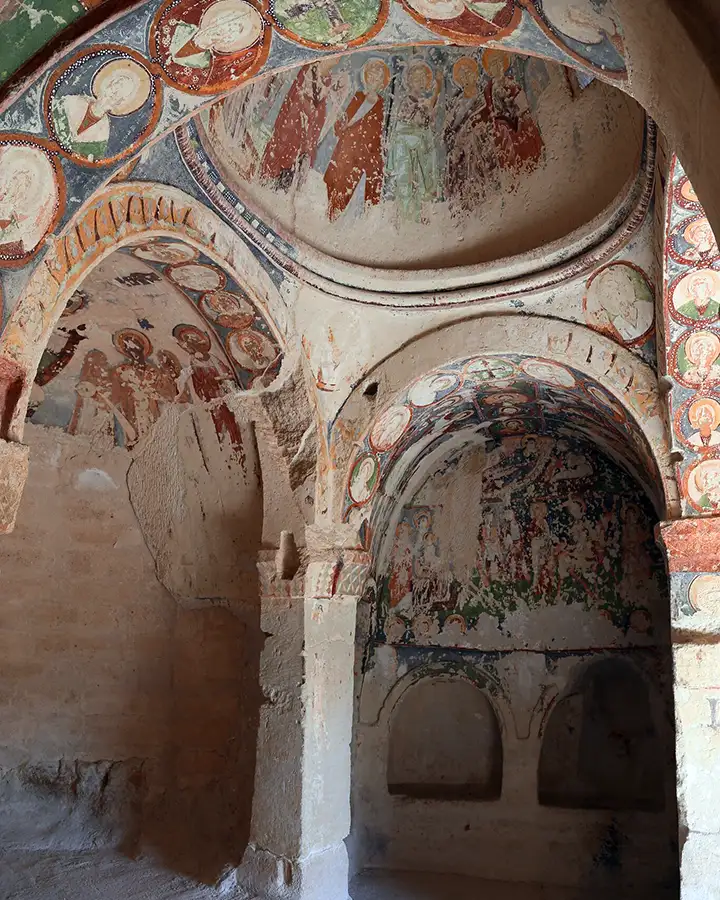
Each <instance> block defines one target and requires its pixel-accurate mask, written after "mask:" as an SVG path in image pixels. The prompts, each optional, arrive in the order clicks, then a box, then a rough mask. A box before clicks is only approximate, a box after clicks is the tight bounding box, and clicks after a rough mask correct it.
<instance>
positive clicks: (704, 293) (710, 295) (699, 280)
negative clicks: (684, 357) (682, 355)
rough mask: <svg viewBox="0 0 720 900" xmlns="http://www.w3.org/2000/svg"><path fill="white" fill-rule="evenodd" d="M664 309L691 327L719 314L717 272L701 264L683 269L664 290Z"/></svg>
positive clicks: (711, 321) (719, 275) (719, 274)
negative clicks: (665, 302)
mask: <svg viewBox="0 0 720 900" xmlns="http://www.w3.org/2000/svg"><path fill="white" fill-rule="evenodd" d="M667 305H668V312H669V313H670V315H671V316H672V318H673V319H675V321H676V322H682V323H683V324H684V325H690V326H694V327H698V326H705V325H713V324H715V323H716V322H717V320H718V318H720V272H718V271H717V270H716V269H709V268H702V269H693V270H691V271H689V272H685V273H684V274H683V275H680V276H679V277H678V278H676V279H675V281H673V283H672V284H671V285H670V290H669V291H668V304H667Z"/></svg>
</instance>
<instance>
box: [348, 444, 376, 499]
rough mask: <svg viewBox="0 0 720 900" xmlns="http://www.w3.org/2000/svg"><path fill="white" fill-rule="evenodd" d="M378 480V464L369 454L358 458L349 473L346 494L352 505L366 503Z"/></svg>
mask: <svg viewBox="0 0 720 900" xmlns="http://www.w3.org/2000/svg"><path fill="white" fill-rule="evenodd" d="M379 478H380V464H379V463H378V461H377V459H376V458H375V457H374V456H373V455H372V454H371V453H366V454H364V455H363V456H360V457H358V458H357V459H356V460H355V462H354V464H353V467H352V469H351V471H350V478H349V480H348V493H349V494H350V497H351V499H352V501H353V503H367V502H368V500H369V499H370V498H371V497H372V495H373V494H374V493H375V491H376V489H377V486H378V481H379Z"/></svg>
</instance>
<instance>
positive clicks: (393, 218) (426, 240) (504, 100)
mask: <svg viewBox="0 0 720 900" xmlns="http://www.w3.org/2000/svg"><path fill="white" fill-rule="evenodd" d="M191 131H192V135H193V137H194V138H196V140H191V141H190V142H189V143H188V145H187V146H188V147H191V148H194V152H195V153H198V152H199V153H201V154H202V155H203V157H204V158H205V159H206V160H207V161H208V162H209V164H210V165H211V166H212V167H214V169H215V170H216V173H217V176H218V178H219V180H220V181H221V184H222V186H223V187H228V188H230V190H231V191H232V192H233V193H234V194H235V195H236V197H237V198H238V200H239V202H240V205H247V207H248V209H249V210H251V211H252V213H253V214H254V215H257V216H258V217H259V218H260V219H262V220H264V221H265V222H266V223H267V224H268V226H269V227H270V228H271V229H273V230H275V231H276V232H277V234H278V235H279V236H280V237H282V238H284V239H285V241H286V242H287V243H288V244H289V245H290V246H291V247H292V248H294V249H295V250H296V252H297V254H298V255H299V256H300V257H302V256H303V255H304V256H305V258H306V259H307V258H309V259H312V257H313V256H322V255H324V256H325V257H328V256H329V257H332V258H334V259H336V260H341V261H343V262H345V263H355V264H359V265H364V266H371V267H375V268H386V269H401V270H402V269H406V270H418V269H432V268H444V267H453V266H468V265H478V264H482V263H489V262H492V261H494V260H498V259H503V258H506V257H513V256H518V255H521V254H528V253H531V252H532V251H534V250H537V249H539V248H541V247H547V245H548V244H551V243H554V242H563V240H564V239H567V238H568V236H569V235H570V234H573V233H575V236H574V238H573V241H576V240H577V231H578V229H582V228H583V226H586V225H587V224H588V223H590V222H592V221H593V220H596V219H597V217H598V216H600V215H601V214H602V213H603V212H604V211H605V212H606V213H607V211H608V210H609V209H612V208H614V207H615V206H618V205H619V204H620V202H621V200H622V198H623V197H624V196H625V195H626V188H627V186H628V185H629V184H630V183H632V181H633V179H634V178H635V176H636V175H637V172H638V169H639V165H640V159H641V153H642V146H643V132H644V120H643V115H642V112H641V110H640V108H639V107H638V106H637V105H636V104H635V103H634V102H633V101H631V100H630V99H629V98H628V97H627V95H625V94H623V93H621V92H620V91H618V90H617V89H616V88H614V87H612V86H611V85H608V84H606V83H603V82H600V81H597V80H593V79H592V78H589V79H588V77H587V76H585V77H578V75H577V74H576V73H570V72H569V70H567V69H566V68H565V67H564V66H561V65H558V64H554V63H550V62H546V61H544V60H541V59H537V58H534V57H525V56H519V55H511V54H508V53H504V52H501V51H498V50H487V49H486V50H482V51H481V50H480V49H478V50H475V49H468V48H465V49H458V48H441V47H419V48H418V47H416V48H412V49H410V48H407V49H398V50H395V51H392V52H382V53H381V52H373V53H367V52H363V53H355V54H353V55H351V56H347V57H345V58H342V59H327V60H322V61H321V62H319V63H315V64H313V65H308V66H304V67H302V68H299V69H297V68H296V69H292V70H289V71H286V72H281V73H279V74H276V75H273V76H271V77H270V78H268V79H261V80H259V81H257V82H255V83H253V84H252V85H250V86H249V87H248V88H246V89H244V90H239V91H236V92H235V93H233V94H232V95H230V96H228V97H226V98H224V99H223V100H221V101H219V102H218V103H216V104H215V105H214V106H212V107H210V108H209V109H207V110H205V111H204V112H203V113H201V114H200V115H198V116H197V117H196V119H195V121H194V122H193V123H192V125H191ZM187 153H188V150H187V149H186V155H187ZM587 230H589V231H592V229H587ZM310 265H311V267H312V264H311V263H310Z"/></svg>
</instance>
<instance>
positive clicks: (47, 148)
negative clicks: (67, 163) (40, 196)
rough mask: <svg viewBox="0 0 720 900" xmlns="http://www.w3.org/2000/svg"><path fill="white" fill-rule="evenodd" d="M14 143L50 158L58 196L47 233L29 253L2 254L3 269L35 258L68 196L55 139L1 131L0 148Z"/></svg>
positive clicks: (55, 224) (0, 261)
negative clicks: (34, 149)
mask: <svg viewBox="0 0 720 900" xmlns="http://www.w3.org/2000/svg"><path fill="white" fill-rule="evenodd" d="M13 144H15V145H17V144H19V145H22V146H26V147H35V148H37V149H38V150H42V152H43V153H45V155H46V156H47V157H48V159H49V160H50V164H51V165H52V167H53V171H54V174H55V188H56V190H57V197H56V199H55V212H54V213H53V216H52V218H51V219H50V222H49V223H48V226H47V228H46V229H45V234H44V235H43V236H42V238H41V239H40V240H39V241H38V242H37V244H36V245H35V247H33V249H32V250H30V251H29V252H27V253H23V255H22V256H12V257H5V256H0V268H2V269H16V268H19V267H20V266H24V265H25V264H26V263H27V262H28V261H29V260H31V259H33V258H34V257H35V256H36V255H37V254H38V253H39V252H40V251H41V250H42V248H43V244H44V242H45V238H46V237H47V236H48V234H50V232H52V231H54V230H55V227H56V226H57V224H58V222H59V221H60V219H61V218H62V215H63V213H64V211H65V201H66V198H67V188H66V185H65V175H64V173H63V170H62V166H61V165H60V161H59V159H58V146H57V144H55V142H54V141H49V140H47V139H46V138H40V137H30V136H29V135H26V134H22V133H20V132H17V131H10V132H7V131H6V132H0V149H2V148H3V147H7V146H12V145H13Z"/></svg>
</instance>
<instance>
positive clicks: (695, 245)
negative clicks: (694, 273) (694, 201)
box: [667, 215, 720, 265]
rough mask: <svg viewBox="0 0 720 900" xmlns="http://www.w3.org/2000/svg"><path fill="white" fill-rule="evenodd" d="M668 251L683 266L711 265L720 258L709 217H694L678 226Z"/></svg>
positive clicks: (674, 229) (669, 243)
mask: <svg viewBox="0 0 720 900" xmlns="http://www.w3.org/2000/svg"><path fill="white" fill-rule="evenodd" d="M667 246H668V251H669V253H670V256H672V258H673V259H674V260H675V262H679V263H682V264H683V265H693V264H696V263H701V264H705V265H709V264H710V263H713V262H715V261H716V260H717V259H719V258H720V251H719V250H718V245H717V241H716V240H715V235H714V234H713V230H712V228H711V227H710V223H709V222H708V220H707V216H705V215H702V216H693V217H692V218H691V219H686V220H685V221H684V222H681V223H680V224H679V225H676V226H675V228H673V230H672V234H671V235H670V240H669V241H668V245H667Z"/></svg>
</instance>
